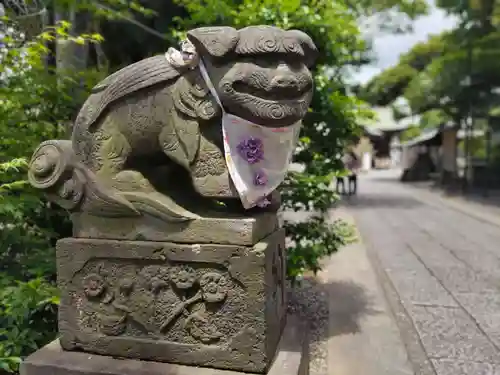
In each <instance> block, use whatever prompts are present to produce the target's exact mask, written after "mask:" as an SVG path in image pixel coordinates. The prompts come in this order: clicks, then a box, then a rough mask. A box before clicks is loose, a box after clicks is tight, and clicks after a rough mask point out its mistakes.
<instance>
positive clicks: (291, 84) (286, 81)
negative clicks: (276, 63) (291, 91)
mask: <svg viewBox="0 0 500 375" xmlns="http://www.w3.org/2000/svg"><path fill="white" fill-rule="evenodd" d="M271 86H272V87H279V88H296V87H297V86H298V80H297V78H296V77H295V75H293V74H292V73H278V74H276V75H275V76H274V77H273V78H272V79H271Z"/></svg>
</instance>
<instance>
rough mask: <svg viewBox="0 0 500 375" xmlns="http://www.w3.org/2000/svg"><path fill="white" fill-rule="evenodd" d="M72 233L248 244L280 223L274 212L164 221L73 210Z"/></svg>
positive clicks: (125, 237)
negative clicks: (184, 220)
mask: <svg viewBox="0 0 500 375" xmlns="http://www.w3.org/2000/svg"><path fill="white" fill-rule="evenodd" d="M71 219H72V221H73V237H77V238H93V239H108V240H128V241H166V242H178V243H217V244H227V245H245V246H251V245H254V244H256V243H257V242H259V241H260V240H261V239H263V238H265V237H266V236H268V235H269V234H271V233H272V232H274V231H276V230H277V229H278V228H279V226H280V220H281V219H280V217H279V216H277V215H276V214H275V213H261V214H255V215H254V216H250V217H248V216H247V217H244V216H241V215H240V216H237V215H235V216H234V217H227V216H225V217H201V218H199V219H195V220H192V221H187V222H169V223H167V222H165V221H162V220H160V219H157V218H155V217H152V216H148V215H144V216H140V217H131V218H109V217H97V216H92V215H86V214H73V215H72V218H71Z"/></svg>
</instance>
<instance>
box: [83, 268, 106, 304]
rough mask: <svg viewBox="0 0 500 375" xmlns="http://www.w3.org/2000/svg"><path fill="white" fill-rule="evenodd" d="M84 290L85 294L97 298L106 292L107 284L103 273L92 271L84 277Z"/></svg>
mask: <svg viewBox="0 0 500 375" xmlns="http://www.w3.org/2000/svg"><path fill="white" fill-rule="evenodd" d="M83 291H84V292H85V295H86V296H87V297H90V298H97V297H100V296H102V295H103V294H104V292H105V291H106V285H105V283H104V279H103V277H102V276H101V275H99V274H97V273H91V274H89V275H87V276H85V278H84V279H83Z"/></svg>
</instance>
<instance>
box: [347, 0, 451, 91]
mask: <svg viewBox="0 0 500 375" xmlns="http://www.w3.org/2000/svg"><path fill="white" fill-rule="evenodd" d="M429 3H430V5H431V11H430V12H429V15H427V16H425V17H421V18H419V19H418V20H416V21H415V22H414V23H413V32H412V33H408V34H402V35H388V34H382V35H379V36H376V37H375V38H374V39H373V47H374V50H375V55H376V57H377V60H378V61H377V62H376V64H373V65H370V66H366V67H364V68H363V69H361V70H360V72H358V73H356V74H355V75H354V79H355V80H356V81H358V82H360V83H366V82H367V81H369V80H370V79H371V78H372V77H373V76H375V75H377V74H378V73H380V72H381V71H382V70H384V69H386V68H388V67H390V66H393V65H396V64H397V62H398V59H399V56H400V55H401V54H402V53H405V52H407V51H409V50H410V49H411V48H412V47H413V46H414V45H415V44H416V43H418V42H422V41H425V40H427V38H428V37H429V35H431V34H439V33H440V32H442V31H444V30H448V29H451V28H452V27H453V26H454V25H455V23H456V21H455V20H454V19H452V18H450V17H448V16H447V15H446V14H445V13H444V12H443V11H442V10H441V9H436V7H434V5H433V3H434V2H433V1H429Z"/></svg>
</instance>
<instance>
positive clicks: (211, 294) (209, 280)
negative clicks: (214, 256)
mask: <svg viewBox="0 0 500 375" xmlns="http://www.w3.org/2000/svg"><path fill="white" fill-rule="evenodd" d="M200 286H201V291H202V294H203V300H204V301H206V302H209V303H215V302H221V301H223V300H224V299H225V298H226V296H227V290H228V282H227V279H226V278H225V277H224V275H221V274H220V273H217V272H208V273H206V274H204V275H203V276H202V277H201V279H200Z"/></svg>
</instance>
